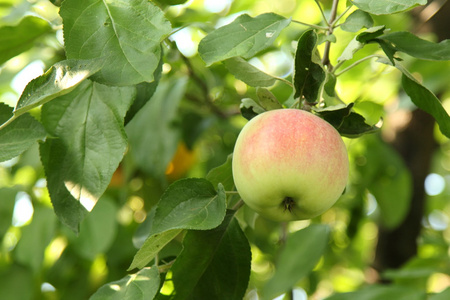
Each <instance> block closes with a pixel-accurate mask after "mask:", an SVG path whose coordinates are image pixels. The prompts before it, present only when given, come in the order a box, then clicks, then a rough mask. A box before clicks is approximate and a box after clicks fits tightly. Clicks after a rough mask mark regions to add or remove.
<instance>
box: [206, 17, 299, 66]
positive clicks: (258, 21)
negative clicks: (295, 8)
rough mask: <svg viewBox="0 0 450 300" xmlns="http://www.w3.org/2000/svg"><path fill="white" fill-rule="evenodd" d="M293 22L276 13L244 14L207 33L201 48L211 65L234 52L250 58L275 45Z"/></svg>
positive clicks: (233, 55)
mask: <svg viewBox="0 0 450 300" xmlns="http://www.w3.org/2000/svg"><path fill="white" fill-rule="evenodd" d="M290 22H291V19H286V18H284V17H282V16H280V15H277V14H274V13H266V14H262V15H259V16H257V17H256V18H252V17H250V16H249V15H247V14H243V15H240V16H239V17H237V18H236V19H235V20H234V21H233V22H231V23H230V24H228V25H225V26H222V27H220V28H218V29H216V30H214V31H212V32H211V33H209V34H208V35H207V36H206V37H204V38H203V39H202V40H201V41H200V44H199V45H198V52H199V54H200V56H201V58H202V59H203V60H204V61H205V63H206V65H208V66H209V65H211V64H213V63H215V62H218V61H222V60H225V59H228V58H231V57H235V56H242V57H243V58H245V59H248V58H251V57H253V56H255V55H256V54H257V53H258V52H260V51H262V50H264V49H266V48H267V47H269V46H270V45H272V43H273V42H274V40H275V39H276V38H277V37H278V35H279V34H280V32H281V31H282V30H283V29H284V28H285V27H287V26H288V25H289V23H290Z"/></svg>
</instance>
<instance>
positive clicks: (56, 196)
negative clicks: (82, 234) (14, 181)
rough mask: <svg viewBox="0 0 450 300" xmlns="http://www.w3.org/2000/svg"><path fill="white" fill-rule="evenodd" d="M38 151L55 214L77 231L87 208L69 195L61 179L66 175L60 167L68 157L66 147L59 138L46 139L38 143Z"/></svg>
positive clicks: (65, 171)
mask: <svg viewBox="0 0 450 300" xmlns="http://www.w3.org/2000/svg"><path fill="white" fill-rule="evenodd" d="M39 153H40V155H41V161H42V165H43V166H44V170H45V174H46V177H47V188H48V192H49V194H50V198H51V199H52V204H53V209H54V211H55V214H56V215H57V216H58V218H59V220H60V221H61V223H63V224H64V225H66V226H68V227H69V228H70V229H72V230H73V231H74V232H75V233H78V232H79V229H80V228H79V226H80V222H81V221H82V220H83V219H84V217H85V216H86V214H87V213H88V210H87V209H86V208H85V207H84V206H83V204H82V203H81V202H80V201H77V199H75V198H74V197H73V196H72V195H71V193H70V192H69V190H68V189H67V187H66V185H65V181H64V180H62V179H64V178H65V177H67V176H68V175H67V174H66V173H67V170H65V169H63V168H61V164H62V163H63V162H64V161H65V160H66V159H69V158H68V157H67V148H66V147H65V145H64V144H63V142H62V141H61V140H60V139H47V140H46V141H45V143H42V144H41V145H40V147H39ZM69 175H70V174H69Z"/></svg>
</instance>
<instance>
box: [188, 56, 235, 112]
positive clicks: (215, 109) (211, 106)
mask: <svg viewBox="0 0 450 300" xmlns="http://www.w3.org/2000/svg"><path fill="white" fill-rule="evenodd" d="M180 54H181V53H180ZM181 57H182V59H183V61H184V63H185V64H186V67H187V69H188V73H189V76H190V78H192V79H193V80H194V82H195V83H196V84H197V85H198V86H199V88H200V89H201V91H202V93H203V99H204V101H200V99H198V98H197V97H195V96H193V95H190V96H188V95H186V97H187V98H190V100H194V99H196V102H199V103H202V104H205V105H206V106H207V107H208V108H209V109H210V110H211V111H212V112H213V113H214V114H216V115H217V116H218V117H219V118H222V119H226V118H227V115H226V114H225V113H224V112H223V111H222V110H220V109H219V108H218V107H217V106H216V105H215V104H214V102H213V100H212V99H211V97H210V96H209V88H208V85H207V84H206V82H205V81H203V79H201V78H200V77H199V76H198V75H197V74H196V73H195V72H194V68H193V67H192V64H191V61H190V60H189V59H188V58H187V57H186V56H184V55H183V54H181Z"/></svg>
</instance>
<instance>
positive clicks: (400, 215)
mask: <svg viewBox="0 0 450 300" xmlns="http://www.w3.org/2000/svg"><path fill="white" fill-rule="evenodd" d="M369 147H372V151H375V152H376V153H377V155H378V156H379V157H383V160H382V162H378V163H379V167H378V173H377V175H376V176H375V177H374V178H373V180H372V181H371V182H370V184H369V186H368V189H369V191H370V192H371V193H372V195H374V196H375V199H376V200H377V203H378V205H379V208H380V212H381V214H380V217H381V222H382V224H383V226H384V227H385V228H391V229H392V228H396V227H397V226H398V225H399V224H401V222H402V221H403V220H404V219H405V217H406V215H407V213H408V211H409V206H410V201H411V193H412V179H411V174H410V172H409V170H408V169H407V168H406V166H405V164H404V163H403V160H402V159H401V158H400V157H399V155H398V154H397V153H396V152H395V151H394V150H393V149H391V148H390V147H388V146H387V145H385V144H382V143H375V144H374V143H371V146H369Z"/></svg>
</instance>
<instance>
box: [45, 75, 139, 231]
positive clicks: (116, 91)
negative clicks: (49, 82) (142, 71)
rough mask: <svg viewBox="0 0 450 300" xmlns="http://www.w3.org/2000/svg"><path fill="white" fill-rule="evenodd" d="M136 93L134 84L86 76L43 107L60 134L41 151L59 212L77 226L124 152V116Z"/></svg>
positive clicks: (54, 130)
mask: <svg viewBox="0 0 450 300" xmlns="http://www.w3.org/2000/svg"><path fill="white" fill-rule="evenodd" d="M134 94H135V89H134V88H132V87H111V86H104V85H101V84H98V83H94V82H91V81H88V80H86V81H84V82H83V83H82V84H80V85H79V86H78V87H77V88H76V89H74V90H73V91H72V92H71V93H69V94H67V95H64V96H61V97H58V98H57V99H55V101H52V102H49V103H47V104H46V105H44V106H43V108H42V121H43V123H44V125H45V127H46V129H47V131H48V132H49V133H51V134H52V135H53V136H55V137H58V139H55V140H49V139H47V141H46V143H45V144H46V145H45V146H44V147H43V148H42V150H43V153H41V156H42V157H43V161H45V163H44V167H46V174H47V179H48V189H49V192H50V197H51V199H52V203H53V205H54V207H55V212H56V214H57V215H58V217H59V218H60V219H61V220H62V221H63V223H65V224H66V225H68V226H69V227H70V228H72V229H73V230H75V231H76V232H77V229H78V226H79V222H80V221H81V220H82V218H83V216H84V214H85V212H86V211H90V210H92V208H93V207H94V205H95V203H96V202H97V200H98V198H99V197H100V196H101V195H102V194H103V192H104V191H105V189H106V188H107V186H108V184H109V182H110V180H111V177H112V174H113V173H114V171H115V170H116V169H117V167H118V165H119V162H120V161H121V160H122V157H123V155H124V153H125V150H126V148H127V142H126V136H125V131H124V128H123V118H124V116H125V113H126V112H127V110H128V108H129V106H130V104H131V101H132V99H133V97H134ZM75 202H77V203H80V204H81V205H82V206H84V208H81V207H79V205H78V204H75ZM69 203H71V204H69ZM77 211H78V213H74V212H77Z"/></svg>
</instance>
